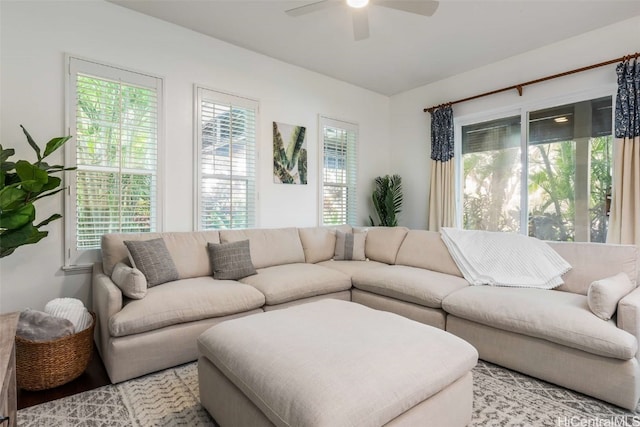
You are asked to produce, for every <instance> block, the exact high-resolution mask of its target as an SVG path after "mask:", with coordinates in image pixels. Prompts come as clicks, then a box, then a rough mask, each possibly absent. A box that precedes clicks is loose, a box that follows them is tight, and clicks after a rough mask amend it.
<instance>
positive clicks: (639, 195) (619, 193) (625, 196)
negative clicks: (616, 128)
mask: <svg viewBox="0 0 640 427" xmlns="http://www.w3.org/2000/svg"><path fill="white" fill-rule="evenodd" d="M607 242H608V243H622V244H636V245H639V244H640V137H635V138H624V139H617V140H616V143H615V145H614V162H613V195H612V200H611V214H610V216H609V229H608V232H607Z"/></svg>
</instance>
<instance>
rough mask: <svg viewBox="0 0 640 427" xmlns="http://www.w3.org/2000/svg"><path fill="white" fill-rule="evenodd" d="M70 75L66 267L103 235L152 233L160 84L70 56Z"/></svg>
mask: <svg viewBox="0 0 640 427" xmlns="http://www.w3.org/2000/svg"><path fill="white" fill-rule="evenodd" d="M69 72H70V102H69V116H70V132H71V134H72V135H73V136H74V138H73V139H72V140H71V141H72V143H71V144H70V146H69V148H68V150H70V152H68V155H70V157H71V159H70V160H71V161H70V162H69V163H70V164H73V165H74V166H76V167H77V170H76V171H74V172H71V173H70V176H69V178H70V179H69V184H70V197H69V201H68V203H67V205H68V206H67V225H68V226H69V228H68V230H67V240H68V241H69V242H68V246H69V248H68V249H69V250H68V251H67V257H68V260H67V264H76V262H75V261H77V258H78V257H79V256H80V255H81V253H82V252H83V251H87V250H90V249H96V248H99V247H100V239H101V237H102V235H103V234H105V233H113V232H147V231H155V230H156V229H157V223H158V208H157V206H158V197H157V193H158V128H159V117H160V95H161V89H162V80H161V79H159V78H156V77H151V76H147V75H143V74H139V73H134V72H130V71H125V70H122V69H119V68H115V67H110V66H106V65H101V64H97V63H93V62H90V61H85V60H80V59H76V58H70V60H69ZM71 230H72V231H71ZM74 255H75V256H74ZM74 258H76V259H75V260H74Z"/></svg>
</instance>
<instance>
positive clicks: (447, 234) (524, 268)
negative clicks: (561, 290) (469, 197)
mask: <svg viewBox="0 0 640 427" xmlns="http://www.w3.org/2000/svg"><path fill="white" fill-rule="evenodd" d="M440 234H441V236H442V240H443V241H444V244H445V245H446V246H447V248H448V249H449V253H451V257H452V258H453V260H454V261H455V263H456V264H457V265H458V268H459V269H460V271H461V272H462V275H463V276H464V278H465V279H466V280H467V281H468V282H469V283H471V284H472V285H492V286H511V287H520V288H541V289H553V288H556V287H558V286H560V285H562V284H563V283H564V282H563V280H562V277H561V276H562V275H563V274H564V273H566V272H567V271H569V270H570V269H571V265H569V263H568V262H567V261H565V260H564V259H563V258H562V257H561V256H560V255H559V254H558V253H557V252H556V251H554V250H553V249H551V247H550V246H549V245H547V244H546V243H544V242H543V241H541V240H538V239H536V238H533V237H527V236H523V235H521V234H513V233H501V232H490V231H475V230H459V229H455V228H443V229H442V230H441V232H440Z"/></svg>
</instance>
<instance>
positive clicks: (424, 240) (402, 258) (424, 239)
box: [396, 230, 462, 277]
mask: <svg viewBox="0 0 640 427" xmlns="http://www.w3.org/2000/svg"><path fill="white" fill-rule="evenodd" d="M396 264H397V265H406V266H409V267H418V268H425V269H427V270H432V271H437V272H439V273H445V274H451V275H453V276H458V277H462V273H461V272H460V269H459V268H458V266H457V265H456V263H455V261H454V260H453V258H451V255H450V254H449V250H448V249H447V247H446V245H445V244H444V242H443V241H442V239H441V238H440V233H438V232H437V231H426V230H409V232H408V233H407V236H406V237H405V238H404V241H403V242H402V245H401V246H400V250H399V251H398V257H397V258H396Z"/></svg>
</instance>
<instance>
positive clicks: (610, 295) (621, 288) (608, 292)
mask: <svg viewBox="0 0 640 427" xmlns="http://www.w3.org/2000/svg"><path fill="white" fill-rule="evenodd" d="M632 290H633V283H631V280H629V276H627V275H626V274H625V273H618V274H616V275H615V276H611V277H607V278H606V279H600V280H596V281H595V282H593V283H591V285H590V286H589V291H588V292H587V302H588V303H589V308H590V309H591V311H592V312H593V314H595V315H596V316H598V317H599V318H601V319H603V320H609V319H611V317H612V316H613V314H614V313H615V312H616V308H617V307H618V301H620V300H621V299H622V298H623V297H624V296H626V295H627V294H628V293H629V292H631V291H632Z"/></svg>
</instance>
